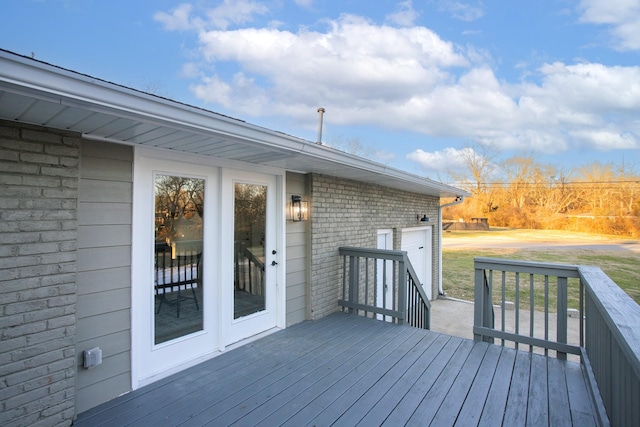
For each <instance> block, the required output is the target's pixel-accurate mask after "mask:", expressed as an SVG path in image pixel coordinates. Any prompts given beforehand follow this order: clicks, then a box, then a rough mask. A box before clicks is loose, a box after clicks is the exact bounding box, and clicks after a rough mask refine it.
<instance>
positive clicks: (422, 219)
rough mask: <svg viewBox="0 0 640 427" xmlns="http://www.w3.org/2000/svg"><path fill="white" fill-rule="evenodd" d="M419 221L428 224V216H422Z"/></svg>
mask: <svg viewBox="0 0 640 427" xmlns="http://www.w3.org/2000/svg"><path fill="white" fill-rule="evenodd" d="M418 217H420V215H418ZM420 221H421V222H429V221H431V219H430V218H429V217H428V216H426V215H423V216H422V218H420Z"/></svg>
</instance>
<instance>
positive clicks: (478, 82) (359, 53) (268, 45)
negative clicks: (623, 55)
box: [156, 2, 640, 164]
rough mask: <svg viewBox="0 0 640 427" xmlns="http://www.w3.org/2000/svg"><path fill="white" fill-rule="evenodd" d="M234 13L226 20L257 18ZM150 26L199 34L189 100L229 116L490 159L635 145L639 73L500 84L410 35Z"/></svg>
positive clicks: (195, 22)
mask: <svg viewBox="0 0 640 427" xmlns="http://www.w3.org/2000/svg"><path fill="white" fill-rule="evenodd" d="M245 3H246V4H249V3H250V2H245ZM251 4H253V3H251ZM403 5H404V6H407V7H410V6H411V4H410V3H408V2H407V3H403ZM243 10H245V11H246V13H238V14H237V15H234V16H236V17H243V16H244V17H248V16H251V14H252V13H257V12H256V9H251V8H249V9H243ZM250 10H253V11H254V12H249V11H250ZM230 15H233V14H231V13H230V14H227V15H225V16H230ZM208 16H209V18H211V14H209V15H208ZM209 18H207V19H208V20H207V21H206V22H209V23H211V22H214V21H213V20H211V19H209ZM156 19H158V20H159V21H160V22H163V23H164V24H165V26H166V27H167V28H172V29H174V30H183V29H186V28H189V26H190V25H191V29H193V30H194V31H196V32H197V34H198V40H199V50H198V51H199V54H200V57H199V58H192V61H191V62H190V63H189V64H187V65H185V67H184V68H183V72H184V74H185V75H189V76H192V77H194V78H197V79H198V81H197V82H196V83H194V84H193V85H192V86H191V89H192V91H193V93H194V94H195V95H196V96H197V97H198V98H200V99H202V100H203V101H205V102H207V103H211V104H216V105H217V107H216V108H219V107H223V108H224V109H226V111H229V112H231V113H236V114H240V115H251V116H254V117H262V118H266V117H271V116H282V117H287V118H292V119H293V120H298V121H299V122H301V123H308V126H309V127H310V128H312V129H314V128H315V122H316V119H315V117H316V115H315V111H316V108H317V107H318V106H320V105H321V106H323V107H325V108H326V109H327V119H330V120H331V123H332V125H334V126H338V125H341V124H344V125H368V126H379V127H383V128H387V129H399V130H410V131H414V132H419V133H422V134H425V135H431V136H438V137H442V138H446V137H456V138H460V139H464V140H467V141H473V142H478V143H481V144H489V145H492V146H494V147H496V149H498V150H509V149H510V150H527V151H537V152H544V153H559V152H562V151H565V150H567V149H569V148H572V147H573V148H578V147H581V146H585V147H591V148H597V149H612V148H625V149H629V148H638V144H639V141H640V122H639V121H638V120H637V117H638V116H640V67H623V66H607V65H604V64H597V63H589V62H584V63H578V64H565V63H561V62H556V63H550V64H544V65H543V66H541V67H539V69H538V70H532V71H531V75H528V76H527V78H528V79H532V80H531V81H527V80H525V81H522V82H519V83H509V82H505V81H503V80H500V79H499V78H497V77H496V75H495V72H494V71H493V69H492V68H491V67H490V65H491V63H492V61H491V58H490V56H489V55H488V54H487V53H486V52H483V51H481V50H478V49H474V48H472V47H470V48H461V47H459V46H454V45H453V43H450V42H448V41H446V40H443V39H442V38H440V37H439V36H438V35H437V34H436V33H434V32H433V31H431V30H430V29H428V28H425V27H421V26H416V25H412V26H409V27H402V28H398V27H393V26H389V25H380V24H375V23H373V22H371V21H369V20H367V19H364V18H362V17H359V16H354V15H342V16H340V17H339V18H338V19H335V20H329V21H326V28H325V29H324V30H316V31H311V30H307V29H300V30H297V31H285V30H280V29H278V28H273V27H262V28H238V29H235V30H224V29H220V28H217V29H211V28H210V27H208V26H207V25H210V24H207V25H204V24H201V23H202V22H205V20H202V19H201V18H198V17H197V16H196V14H195V13H194V12H193V10H192V9H191V8H190V7H188V5H181V6H179V7H178V8H177V9H175V10H174V11H172V12H171V13H170V14H166V15H158V16H157V17H156ZM242 19H248V18H236V20H235V21H233V20H231V18H228V21H227V22H232V21H233V22H240V21H241V20H242ZM216 25H217V27H220V26H221V25H222V24H216ZM198 61H200V64H199V65H198ZM229 65H230V66H231V67H228V66H229ZM204 67H207V68H211V69H215V73H216V74H213V75H212V72H211V71H208V70H207V69H205V68H204ZM228 68H231V71H229V70H228ZM418 154H419V153H417V154H415V155H414V157H413V159H414V160H415V159H417V158H418V157H416V156H418ZM444 154H446V155H447V158H449V157H455V156H452V155H451V154H452V153H443V155H444ZM453 154H455V153H453ZM416 161H417V160H416ZM444 161H445V160H442V162H444ZM434 163H435V164H439V162H437V161H436V162H434Z"/></svg>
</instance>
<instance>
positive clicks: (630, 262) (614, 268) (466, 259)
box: [442, 237, 640, 309]
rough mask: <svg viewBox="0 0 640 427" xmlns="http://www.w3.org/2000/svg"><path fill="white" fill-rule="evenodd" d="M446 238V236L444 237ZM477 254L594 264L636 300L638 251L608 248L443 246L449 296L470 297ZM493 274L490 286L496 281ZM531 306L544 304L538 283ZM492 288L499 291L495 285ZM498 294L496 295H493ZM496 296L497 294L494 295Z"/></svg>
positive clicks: (573, 299) (510, 289) (525, 280)
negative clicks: (555, 248) (533, 303)
mask: <svg viewBox="0 0 640 427" xmlns="http://www.w3.org/2000/svg"><path fill="white" fill-rule="evenodd" d="M447 238H448V237H447ZM477 256H482V257H492V258H504V259H514V260H526V261H538V262H554V263H562V264H577V265H594V266H598V267H600V268H601V269H602V271H604V272H605V274H607V276H609V277H610V278H611V280H613V281H614V282H615V283H616V284H617V285H618V286H620V288H622V289H623V290H624V291H625V292H626V293H627V294H628V295H629V296H631V298H633V299H634V300H635V301H636V302H637V303H638V304H640V270H639V269H638V266H639V265H640V254H636V253H633V252H627V251H608V250H551V249H549V250H547V249H468V250H466V249H465V250H461V249H460V250H456V249H444V250H443V251H442V286H443V290H444V291H445V292H446V293H447V295H449V296H450V297H454V298H460V299H464V300H468V301H473V297H474V295H473V294H474V284H473V276H474V270H473V259H474V258H475V257H477ZM500 280H501V279H500V278H499V277H494V286H496V284H499V283H500ZM535 288H536V292H535V306H536V307H538V308H540V307H542V306H543V304H544V292H543V291H542V286H539V284H536V285H535ZM494 292H499V291H498V290H497V289H496V290H494ZM554 293H555V282H554V283H551V284H550V292H549V294H550V302H549V304H550V307H555V299H554V298H553V294H554ZM568 296H569V301H568V305H569V308H577V307H578V301H579V290H578V285H577V279H576V280H575V282H574V281H573V280H570V283H569V291H568ZM497 297H499V295H498V296H497ZM515 297H516V295H515V286H514V284H513V279H509V281H508V285H507V300H509V301H514V302H515ZM528 298H529V277H528V275H521V277H520V307H522V308H523V309H528V308H529V300H528ZM496 299H497V298H496Z"/></svg>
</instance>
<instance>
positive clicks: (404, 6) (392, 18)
mask: <svg viewBox="0 0 640 427" xmlns="http://www.w3.org/2000/svg"><path fill="white" fill-rule="evenodd" d="M398 9H399V10H398V11H397V12H394V13H392V14H389V15H387V21H389V22H391V23H393V24H396V25H399V26H401V27H410V26H412V25H413V24H414V22H415V20H416V19H417V18H418V12H416V11H415V10H414V9H413V2H412V1H411V0H405V1H403V2H400V3H399V4H398Z"/></svg>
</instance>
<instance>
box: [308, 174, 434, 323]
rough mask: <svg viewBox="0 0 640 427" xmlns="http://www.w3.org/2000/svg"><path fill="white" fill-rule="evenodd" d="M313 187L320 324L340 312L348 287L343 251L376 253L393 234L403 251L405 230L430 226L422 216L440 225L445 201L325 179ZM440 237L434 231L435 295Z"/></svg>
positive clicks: (315, 314) (314, 180)
mask: <svg viewBox="0 0 640 427" xmlns="http://www.w3.org/2000/svg"><path fill="white" fill-rule="evenodd" d="M311 187H312V194H313V200H312V206H311V228H312V254H311V256H312V259H311V304H312V306H311V317H312V319H319V318H321V317H324V316H326V315H327V314H330V313H333V312H335V311H337V310H338V298H339V292H340V286H341V284H342V261H341V259H340V256H339V255H338V248H339V247H340V246H357V247H365V248H375V247H376V245H377V231H378V230H380V229H392V230H393V241H394V243H393V246H394V248H395V249H399V248H400V243H401V231H402V229H403V228H409V227H418V226H420V225H424V223H420V222H419V221H417V219H416V215H420V216H422V215H427V216H428V217H430V218H431V223H430V224H434V225H435V224H437V216H438V206H439V203H440V200H439V199H438V198H437V197H431V196H424V195H419V194H415V193H410V192H404V191H399V190H395V189H391V188H387V187H383V186H380V185H373V184H366V183H363V182H359V181H352V180H346V179H340V178H335V177H330V176H325V175H313V176H312V177H311ZM438 233H440V230H438V228H437V227H435V226H434V228H433V248H432V249H433V250H432V254H433V256H432V284H433V289H434V291H433V295H437V289H438V262H439V260H438V251H439V248H438Z"/></svg>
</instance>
